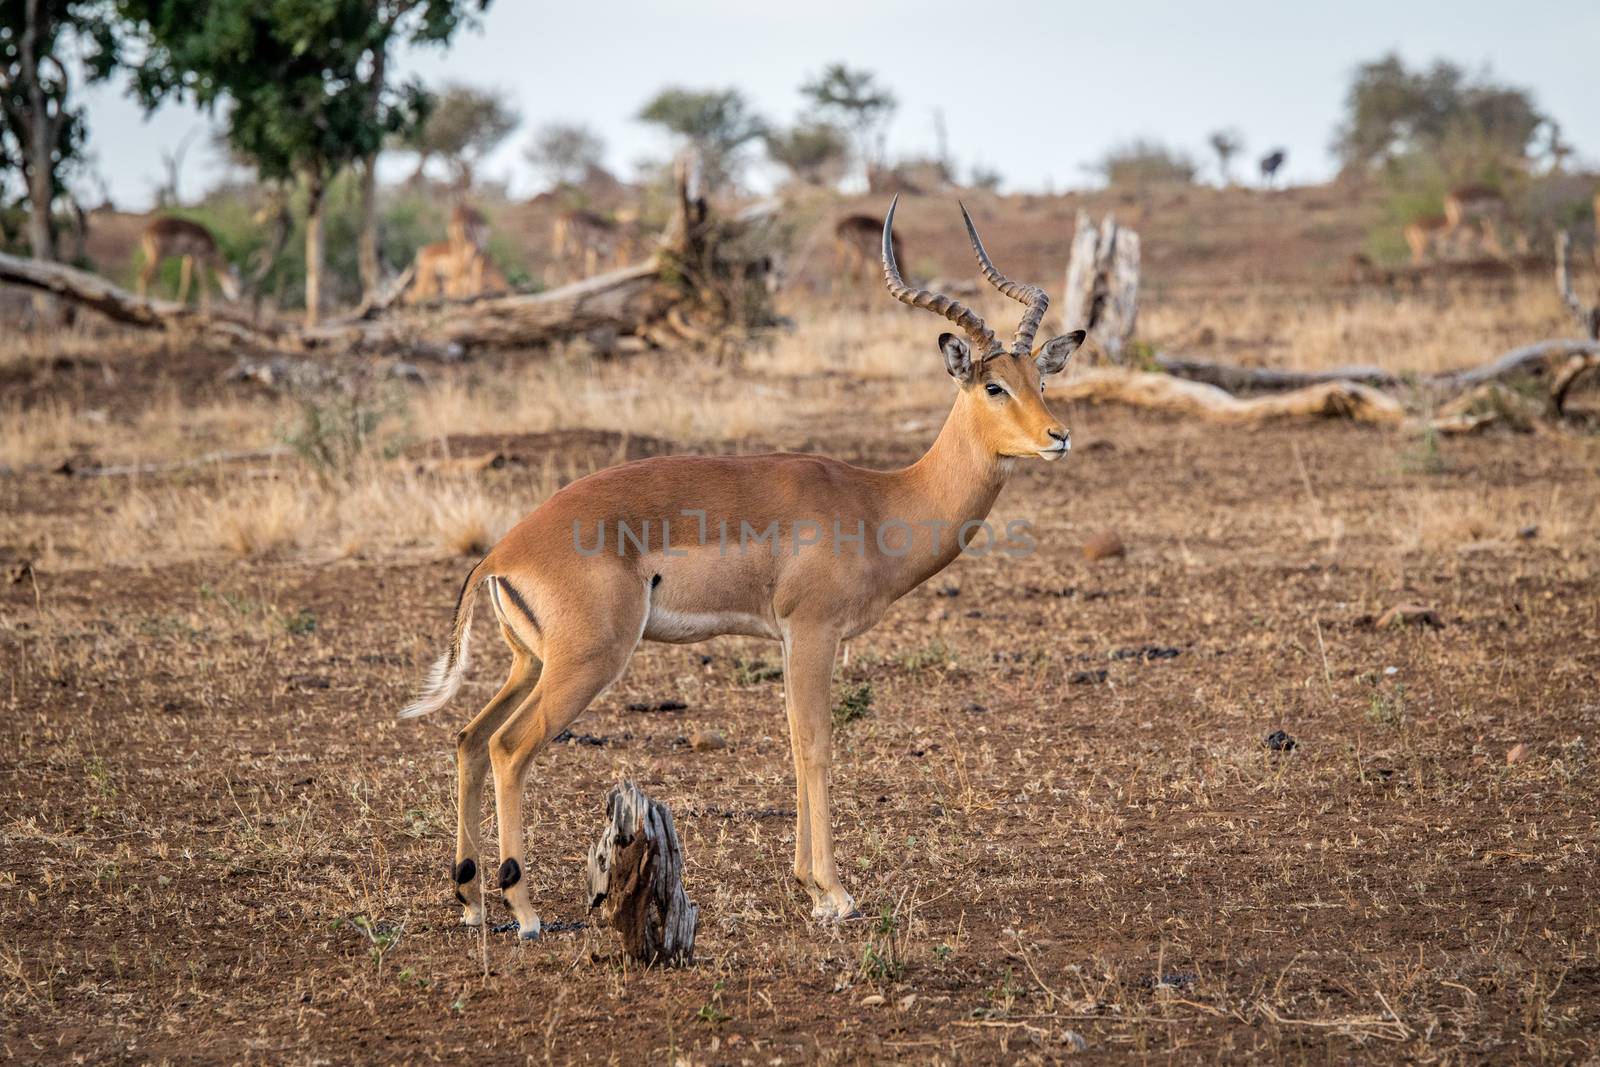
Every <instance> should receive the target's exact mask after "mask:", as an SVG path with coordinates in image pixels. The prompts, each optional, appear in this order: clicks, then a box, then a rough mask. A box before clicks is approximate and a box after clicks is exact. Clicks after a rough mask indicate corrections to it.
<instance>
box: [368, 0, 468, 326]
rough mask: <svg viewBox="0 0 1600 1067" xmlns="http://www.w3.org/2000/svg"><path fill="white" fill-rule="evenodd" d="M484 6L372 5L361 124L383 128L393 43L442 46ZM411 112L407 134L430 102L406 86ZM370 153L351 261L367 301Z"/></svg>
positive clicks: (411, 1) (373, 187)
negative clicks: (364, 119)
mask: <svg viewBox="0 0 1600 1067" xmlns="http://www.w3.org/2000/svg"><path fill="white" fill-rule="evenodd" d="M488 6H489V0H372V11H373V19H374V29H375V33H376V36H377V40H376V41H375V42H374V44H373V49H372V62H371V65H370V66H369V67H368V74H367V79H366V82H367V121H368V122H369V123H371V124H376V125H383V124H384V123H383V119H384V108H385V101H384V94H385V93H386V92H387V91H388V88H389V86H388V71H389V51H390V48H391V47H392V46H393V44H394V43H395V42H401V43H405V44H410V45H413V46H415V45H440V46H443V45H446V44H448V43H449V41H450V38H451V36H452V35H453V34H454V33H455V31H456V30H457V29H458V28H460V27H461V26H462V25H464V24H470V23H471V22H473V21H474V20H475V18H476V16H477V15H478V14H480V13H482V12H483V11H484V10H485V9H486V8H487V7H488ZM406 91H407V92H408V93H409V94H411V96H412V100H413V103H414V104H415V110H414V111H413V113H412V114H411V115H410V116H409V119H410V122H409V129H415V128H417V127H418V126H419V125H420V124H421V123H422V122H424V121H425V120H426V119H427V115H428V112H429V110H431V107H432V104H433V101H432V100H431V98H428V97H426V96H424V95H422V94H421V93H420V92H419V91H418V90H417V88H416V86H415V85H411V86H408V87H407V89H406ZM381 147H382V146H381V143H380V146H379V148H378V149H374V150H373V151H372V152H370V153H369V154H368V155H366V156H365V157H363V158H362V160H361V236H360V238H359V240H358V249H357V259H358V264H359V269H360V274H361V288H362V293H363V295H365V296H366V298H367V299H369V300H370V299H372V298H374V297H375V296H376V295H377V291H378V284H379V278H380V275H381V273H382V267H381V259H380V256H379V245H380V235H379V232H378V222H379V218H378V153H379V151H380V150H381Z"/></svg>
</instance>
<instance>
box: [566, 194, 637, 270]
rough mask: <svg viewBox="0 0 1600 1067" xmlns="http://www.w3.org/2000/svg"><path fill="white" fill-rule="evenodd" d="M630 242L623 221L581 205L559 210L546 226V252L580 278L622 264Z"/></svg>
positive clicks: (629, 231) (628, 229)
mask: <svg viewBox="0 0 1600 1067" xmlns="http://www.w3.org/2000/svg"><path fill="white" fill-rule="evenodd" d="M633 245H634V241H633V233H632V228H631V227H630V226H629V225H628V224H627V221H626V220H621V219H618V220H613V219H608V218H606V217H605V216H604V215H597V214H595V213H594V212H593V211H585V210H583V209H582V208H574V209H572V210H571V211H563V212H562V213H561V214H560V215H557V216H556V220H555V222H554V223H553V224H552V225H551V228H550V254H551V255H552V257H554V258H555V259H556V260H557V261H558V262H559V263H562V264H563V265H564V266H565V267H566V269H567V271H568V272H569V273H570V274H572V275H575V276H577V277H580V278H587V277H591V276H593V275H595V274H598V273H599V272H600V269H601V267H602V266H603V267H605V268H606V269H608V270H609V269H611V268H614V267H622V266H626V265H627V262H628V259H629V258H630V257H631V256H632V255H633V253H634V247H633Z"/></svg>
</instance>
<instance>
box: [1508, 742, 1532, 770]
mask: <svg viewBox="0 0 1600 1067" xmlns="http://www.w3.org/2000/svg"><path fill="white" fill-rule="evenodd" d="M1527 754H1528V746H1527V745H1526V744H1524V743H1523V742H1521V741H1518V742H1517V743H1516V744H1514V745H1512V746H1511V749H1510V750H1509V751H1508V752H1507V753H1506V766H1507V767H1509V766H1511V765H1512V764H1513V763H1519V762H1521V760H1522V757H1524V756H1526V755H1527Z"/></svg>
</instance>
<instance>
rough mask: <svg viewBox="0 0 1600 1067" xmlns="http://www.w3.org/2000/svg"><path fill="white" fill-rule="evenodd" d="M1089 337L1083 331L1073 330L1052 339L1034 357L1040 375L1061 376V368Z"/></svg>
mask: <svg viewBox="0 0 1600 1067" xmlns="http://www.w3.org/2000/svg"><path fill="white" fill-rule="evenodd" d="M1085 336H1087V335H1086V334H1085V333H1084V332H1083V331H1082V330H1073V331H1072V332H1071V333H1064V334H1062V335H1061V336H1060V337H1052V338H1050V340H1048V341H1046V342H1045V343H1044V344H1043V345H1042V346H1040V348H1039V354H1038V355H1037V356H1035V357H1034V360H1033V362H1034V365H1035V366H1037V367H1038V368H1039V373H1040V374H1045V375H1049V374H1060V373H1061V368H1062V367H1065V366H1066V365H1067V360H1068V359H1069V358H1070V357H1071V356H1072V353H1074V352H1076V351H1077V350H1078V346H1079V345H1081V344H1083V339H1084V337H1085Z"/></svg>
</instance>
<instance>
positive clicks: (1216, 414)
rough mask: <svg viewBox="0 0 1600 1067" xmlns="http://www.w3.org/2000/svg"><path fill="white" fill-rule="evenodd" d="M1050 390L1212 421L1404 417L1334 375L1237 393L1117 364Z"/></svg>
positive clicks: (1376, 395)
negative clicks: (1277, 389) (1264, 391)
mask: <svg viewBox="0 0 1600 1067" xmlns="http://www.w3.org/2000/svg"><path fill="white" fill-rule="evenodd" d="M1051 396H1052V397H1053V398H1060V399H1066V400H1085V401H1090V402H1095V403H1119V404H1128V405H1131V406H1133V407H1141V408H1150V409H1153V410H1156V411H1166V412H1171V413H1172V414H1176V415H1193V416H1199V417H1200V418H1204V419H1207V420H1209V421H1212V422H1226V423H1240V424H1252V423H1261V422H1268V421H1273V420H1279V419H1329V418H1342V419H1351V420H1354V421H1356V422H1365V423H1372V424H1375V425H1385V426H1390V425H1397V424H1399V423H1400V422H1402V421H1403V420H1404V419H1405V409H1404V408H1403V407H1401V406H1400V403H1399V402H1398V401H1396V400H1395V399H1393V398H1392V397H1390V396H1389V395H1388V394H1387V393H1383V392H1381V391H1379V390H1377V389H1374V388H1372V387H1371V386H1369V385H1362V384H1361V383H1359V382H1348V381H1334V382H1322V383H1318V384H1314V385H1308V386H1305V387H1304V388H1301V389H1295V390H1293V391H1290V392H1286V393H1278V394H1274V395H1270V396H1258V397H1237V396H1234V395H1233V394H1232V393H1229V392H1228V391H1227V390H1225V389H1221V388H1219V387H1217V386H1215V385H1208V384H1206V383H1204V382H1193V381H1187V380H1185V379H1182V378H1175V377H1173V376H1172V375H1170V374H1156V373H1152V372H1148V371H1130V370H1122V369H1119V368H1104V369H1099V370H1091V371H1088V372H1086V373H1084V374H1082V375H1079V376H1078V377H1076V378H1070V379H1068V380H1067V381H1065V382H1063V383H1062V384H1061V385H1059V386H1052V387H1051Z"/></svg>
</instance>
